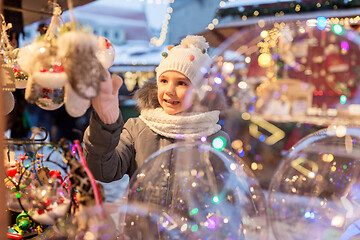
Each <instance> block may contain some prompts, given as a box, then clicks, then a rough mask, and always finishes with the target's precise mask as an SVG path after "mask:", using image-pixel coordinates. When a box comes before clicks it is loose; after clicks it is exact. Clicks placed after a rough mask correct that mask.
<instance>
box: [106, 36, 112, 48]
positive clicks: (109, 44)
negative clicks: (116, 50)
mask: <svg viewBox="0 0 360 240" xmlns="http://www.w3.org/2000/svg"><path fill="white" fill-rule="evenodd" d="M105 47H106V49H110V47H111V43H110V42H109V40H107V39H106V38H105Z"/></svg>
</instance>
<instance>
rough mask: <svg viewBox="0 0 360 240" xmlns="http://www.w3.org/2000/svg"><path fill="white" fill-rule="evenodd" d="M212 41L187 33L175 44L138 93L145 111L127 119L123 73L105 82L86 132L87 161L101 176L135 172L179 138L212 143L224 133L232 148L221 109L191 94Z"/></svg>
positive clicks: (102, 178) (199, 81)
mask: <svg viewBox="0 0 360 240" xmlns="http://www.w3.org/2000/svg"><path fill="white" fill-rule="evenodd" d="M208 47H209V45H208V43H207V42H206V41H205V39H204V37H201V36H187V37H186V38H185V39H183V40H182V41H181V43H180V45H178V46H176V47H174V48H172V49H170V50H169V53H168V54H165V55H164V58H163V60H162V61H161V62H160V64H159V66H158V67H157V69H156V82H154V81H148V82H147V83H146V84H145V85H144V86H143V87H142V88H141V89H139V90H138V91H137V93H136V95H135V97H136V99H137V101H138V108H139V110H140V116H139V117H138V118H131V119H129V120H128V121H127V122H126V123H125V124H124V121H123V118H122V115H121V113H120V110H119V105H118V104H119V103H118V89H119V87H120V86H121V84H122V79H121V78H120V77H115V78H113V79H112V82H111V79H110V77H109V79H108V80H107V81H106V82H105V83H103V85H102V87H101V92H100V94H99V96H98V97H96V98H94V99H93V100H92V105H93V107H94V109H95V112H93V113H92V115H91V118H90V124H89V126H88V128H87V129H86V131H85V135H84V152H85V157H86V161H87V164H88V166H89V168H90V170H91V171H92V173H93V175H94V177H95V178H96V179H97V180H100V181H102V182H111V181H115V180H119V179H121V178H122V177H123V176H124V174H128V175H129V176H130V177H131V176H132V175H133V173H134V172H135V171H136V169H137V168H138V167H139V166H141V165H142V164H143V163H144V161H145V160H146V159H147V158H148V157H149V156H150V155H151V154H153V153H155V152H156V151H157V150H159V149H161V148H163V147H165V146H168V145H170V144H172V143H175V142H176V141H179V140H186V139H192V140H199V139H200V138H201V137H206V139H207V141H208V142H209V143H211V142H212V141H213V139H214V138H216V137H219V136H221V137H223V138H225V139H226V141H227V144H226V148H228V149H230V140H229V136H228V135H227V134H226V133H225V132H223V131H222V130H220V129H221V127H220V125H219V124H218V123H217V122H218V121H219V114H220V111H218V110H213V111H202V112H200V111H199V109H198V108H196V107H195V106H194V102H196V100H197V99H196V97H189V96H192V95H193V92H194V89H195V88H197V87H199V86H201V84H202V81H203V80H204V74H203V73H202V71H201V68H204V69H206V64H208V63H209V62H210V57H209V55H208V54H207V52H206V50H207V48H208ZM220 109H221V108H220Z"/></svg>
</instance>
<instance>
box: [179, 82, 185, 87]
mask: <svg viewBox="0 0 360 240" xmlns="http://www.w3.org/2000/svg"><path fill="white" fill-rule="evenodd" d="M179 85H181V86H187V83H186V82H184V81H179Z"/></svg>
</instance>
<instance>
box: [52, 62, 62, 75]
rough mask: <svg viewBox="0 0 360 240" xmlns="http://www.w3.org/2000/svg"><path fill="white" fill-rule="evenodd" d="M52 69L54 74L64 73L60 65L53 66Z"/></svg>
mask: <svg viewBox="0 0 360 240" xmlns="http://www.w3.org/2000/svg"><path fill="white" fill-rule="evenodd" d="M53 69H54V72H56V73H61V72H64V71H65V70H64V67H63V66H62V64H61V63H56V64H54V66H53Z"/></svg>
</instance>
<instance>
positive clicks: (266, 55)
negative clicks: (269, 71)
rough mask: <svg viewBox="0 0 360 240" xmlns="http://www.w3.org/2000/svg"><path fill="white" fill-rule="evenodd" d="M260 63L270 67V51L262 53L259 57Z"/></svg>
mask: <svg viewBox="0 0 360 240" xmlns="http://www.w3.org/2000/svg"><path fill="white" fill-rule="evenodd" d="M258 62H259V65H260V66H261V67H269V66H270V63H271V56H270V54H269V53H262V54H260V56H259V58H258Z"/></svg>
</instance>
